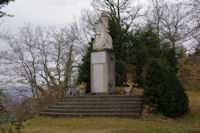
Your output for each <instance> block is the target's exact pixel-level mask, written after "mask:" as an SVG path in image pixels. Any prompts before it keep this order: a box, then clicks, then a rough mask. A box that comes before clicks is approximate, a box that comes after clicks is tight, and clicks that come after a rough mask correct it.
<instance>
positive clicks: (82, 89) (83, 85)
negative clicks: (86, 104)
mask: <svg viewBox="0 0 200 133" xmlns="http://www.w3.org/2000/svg"><path fill="white" fill-rule="evenodd" d="M86 87H87V84H86V82H81V83H80V84H79V85H78V89H79V93H80V95H81V96H82V95H84V94H85V91H86Z"/></svg>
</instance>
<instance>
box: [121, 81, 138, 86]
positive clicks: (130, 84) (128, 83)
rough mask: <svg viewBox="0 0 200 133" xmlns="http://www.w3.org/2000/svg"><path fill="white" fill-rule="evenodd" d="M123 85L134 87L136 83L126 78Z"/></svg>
mask: <svg viewBox="0 0 200 133" xmlns="http://www.w3.org/2000/svg"><path fill="white" fill-rule="evenodd" d="M124 86H125V87H133V86H134V87H136V86H138V84H137V83H133V82H132V81H131V80H128V81H127V82H125V83H124Z"/></svg>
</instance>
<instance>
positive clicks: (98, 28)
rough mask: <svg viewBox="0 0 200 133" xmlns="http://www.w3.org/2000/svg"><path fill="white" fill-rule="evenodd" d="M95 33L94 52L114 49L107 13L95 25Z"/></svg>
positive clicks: (103, 13)
mask: <svg viewBox="0 0 200 133" xmlns="http://www.w3.org/2000/svg"><path fill="white" fill-rule="evenodd" d="M94 31H95V35H96V37H95V40H94V43H93V50H106V49H113V46H112V38H111V36H110V34H109V32H110V31H109V26H108V17H107V15H106V12H102V14H101V17H100V18H99V20H98V21H97V22H96V23H95V24H94Z"/></svg>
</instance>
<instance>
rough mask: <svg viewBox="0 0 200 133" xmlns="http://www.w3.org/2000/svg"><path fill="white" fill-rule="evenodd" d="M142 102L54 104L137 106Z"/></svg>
mask: <svg viewBox="0 0 200 133" xmlns="http://www.w3.org/2000/svg"><path fill="white" fill-rule="evenodd" d="M141 104H142V102H58V103H57V104H56V105H68V106H70V105H71V106H78V105H81V106H84V105H86V106H89V105H90V106H98V105H102V106H114V105H119V106H139V105H141Z"/></svg>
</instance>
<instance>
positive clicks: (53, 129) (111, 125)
mask: <svg viewBox="0 0 200 133" xmlns="http://www.w3.org/2000/svg"><path fill="white" fill-rule="evenodd" d="M187 94H188V96H189V99H190V108H191V112H190V113H189V114H187V115H186V116H184V117H182V118H177V119H170V118H166V117H163V116H162V115H152V116H149V117H147V118H138V119H132V118H96V117H91V118H83V117H81V118H46V117H40V118H37V119H33V120H29V121H27V122H26V123H25V124H24V128H23V129H22V133H189V131H191V130H199V131H200V91H195V90H194V91H188V92H187Z"/></svg>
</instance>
